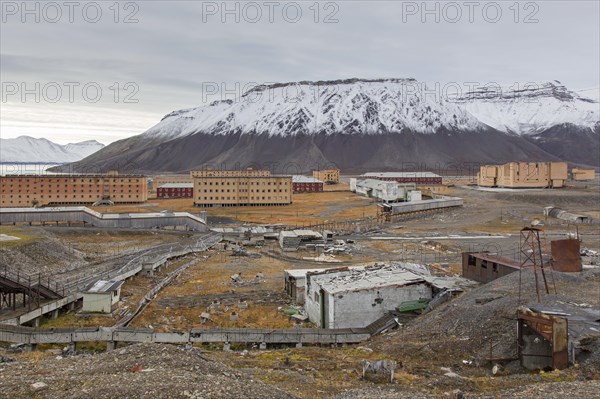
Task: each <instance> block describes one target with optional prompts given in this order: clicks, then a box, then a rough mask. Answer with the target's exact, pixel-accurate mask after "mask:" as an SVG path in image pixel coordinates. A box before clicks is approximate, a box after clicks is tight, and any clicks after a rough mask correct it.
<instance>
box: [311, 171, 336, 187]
mask: <svg viewBox="0 0 600 399" xmlns="http://www.w3.org/2000/svg"><path fill="white" fill-rule="evenodd" d="M312 173H313V177H314V178H315V179H317V180H320V181H322V182H325V183H326V184H338V183H339V182H340V170H339V169H323V170H313V172H312Z"/></svg>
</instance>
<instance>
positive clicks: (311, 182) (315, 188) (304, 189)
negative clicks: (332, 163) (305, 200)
mask: <svg viewBox="0 0 600 399" xmlns="http://www.w3.org/2000/svg"><path fill="white" fill-rule="evenodd" d="M292 187H293V191H294V194H299V193H318V192H322V191H323V182H322V181H321V180H318V179H315V178H314V177H308V176H300V175H295V176H292Z"/></svg>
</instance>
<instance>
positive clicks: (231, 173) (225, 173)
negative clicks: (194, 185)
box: [190, 168, 271, 178]
mask: <svg viewBox="0 0 600 399" xmlns="http://www.w3.org/2000/svg"><path fill="white" fill-rule="evenodd" d="M268 176H271V171H269V170H264V169H252V168H248V169H235V170H220V169H210V168H207V169H201V170H192V171H190V177H192V178H194V177H268Z"/></svg>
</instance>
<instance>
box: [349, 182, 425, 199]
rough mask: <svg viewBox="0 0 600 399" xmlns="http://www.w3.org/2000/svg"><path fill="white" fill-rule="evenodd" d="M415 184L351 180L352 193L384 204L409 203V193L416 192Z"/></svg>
mask: <svg viewBox="0 0 600 399" xmlns="http://www.w3.org/2000/svg"><path fill="white" fill-rule="evenodd" d="M416 189H417V186H416V184H415V183H398V182H396V181H384V180H377V179H364V180H359V179H356V178H351V179H350V191H352V192H355V193H357V194H361V195H364V196H366V197H369V198H375V199H376V200H378V201H381V202H384V203H391V202H399V201H407V200H408V198H409V195H408V193H410V192H413V191H416Z"/></svg>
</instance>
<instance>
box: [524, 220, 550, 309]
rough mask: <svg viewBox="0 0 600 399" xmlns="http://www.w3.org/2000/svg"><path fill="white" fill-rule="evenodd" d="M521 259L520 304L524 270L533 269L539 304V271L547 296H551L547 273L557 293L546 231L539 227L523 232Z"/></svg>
mask: <svg viewBox="0 0 600 399" xmlns="http://www.w3.org/2000/svg"><path fill="white" fill-rule="evenodd" d="M520 258H521V265H520V266H521V267H520V269H519V303H520V302H521V290H522V285H523V280H522V272H523V269H524V268H533V276H534V279H535V292H536V294H537V300H538V302H540V281H539V277H538V271H539V272H540V273H541V277H542V281H543V283H544V289H545V291H546V294H550V289H549V287H548V278H547V276H546V272H547V271H548V272H549V275H550V279H551V282H552V286H553V289H554V293H556V283H555V282H554V275H553V273H552V258H551V254H550V251H549V250H548V240H547V237H546V233H545V232H544V230H542V229H540V228H537V227H525V228H524V229H522V230H521V238H520Z"/></svg>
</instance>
